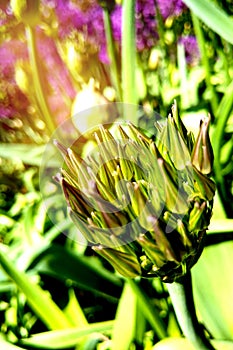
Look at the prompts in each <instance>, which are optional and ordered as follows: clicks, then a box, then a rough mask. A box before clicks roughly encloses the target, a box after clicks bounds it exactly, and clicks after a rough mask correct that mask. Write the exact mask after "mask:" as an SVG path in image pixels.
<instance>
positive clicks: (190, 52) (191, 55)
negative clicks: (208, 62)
mask: <svg viewBox="0 0 233 350" xmlns="http://www.w3.org/2000/svg"><path fill="white" fill-rule="evenodd" d="M179 42H180V43H182V44H183V45H184V50H185V57H186V61H187V63H188V64H190V65H194V64H196V63H197V62H198V61H199V60H200V51H199V47H198V43H197V39H196V37H195V36H193V35H187V36H183V37H181V38H180V40H179Z"/></svg>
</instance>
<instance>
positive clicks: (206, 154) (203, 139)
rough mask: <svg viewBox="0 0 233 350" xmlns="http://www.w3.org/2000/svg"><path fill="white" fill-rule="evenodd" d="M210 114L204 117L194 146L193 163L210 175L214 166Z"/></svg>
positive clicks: (202, 171)
mask: <svg viewBox="0 0 233 350" xmlns="http://www.w3.org/2000/svg"><path fill="white" fill-rule="evenodd" d="M210 120H211V118H210V115H209V116H208V117H207V118H205V119H203V120H202V121H201V124H200V130H199V134H198V137H197V140H196V142H195V144H194V147H193V152H192V164H193V165H194V166H195V167H196V168H197V169H198V170H199V171H200V172H201V173H202V174H205V175H208V174H210V173H211V171H212V168H213V160H214V157H213V149H212V146H211V143H210V137H209V132H208V131H209V125H210Z"/></svg>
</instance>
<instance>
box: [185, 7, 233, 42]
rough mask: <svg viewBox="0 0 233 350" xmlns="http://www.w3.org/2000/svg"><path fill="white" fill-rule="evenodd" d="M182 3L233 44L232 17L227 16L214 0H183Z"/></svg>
mask: <svg viewBox="0 0 233 350" xmlns="http://www.w3.org/2000/svg"><path fill="white" fill-rule="evenodd" d="M183 1H184V3H185V4H186V5H187V6H188V7H189V8H190V9H191V10H192V11H193V13H194V14H195V15H196V16H197V17H198V18H200V19H201V20H202V21H203V22H204V23H205V24H206V25H207V26H209V27H210V28H211V29H212V30H213V31H214V32H216V33H218V34H219V35H220V36H221V37H222V38H224V39H225V40H227V41H228V42H229V43H231V44H233V35H232V33H233V19H232V18H231V17H230V16H228V15H227V14H226V13H225V12H224V11H223V10H222V9H221V8H220V7H219V6H218V5H217V4H215V3H214V1H211V0H183Z"/></svg>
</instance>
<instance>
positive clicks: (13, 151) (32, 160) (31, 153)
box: [0, 143, 45, 166]
mask: <svg viewBox="0 0 233 350" xmlns="http://www.w3.org/2000/svg"><path fill="white" fill-rule="evenodd" d="M44 149H45V146H44V145H40V146H35V145H25V144H10V143H7V144H6V143H1V144H0V156H1V157H3V158H10V159H17V158H18V159H20V160H21V161H22V162H23V163H25V164H30V165H37V166H39V165H40V163H41V159H42V155H43V152H44Z"/></svg>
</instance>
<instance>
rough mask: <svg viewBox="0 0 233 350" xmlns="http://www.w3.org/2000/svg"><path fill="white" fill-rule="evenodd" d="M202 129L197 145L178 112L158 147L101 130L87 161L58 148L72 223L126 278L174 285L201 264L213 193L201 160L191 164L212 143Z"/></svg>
mask: <svg viewBox="0 0 233 350" xmlns="http://www.w3.org/2000/svg"><path fill="white" fill-rule="evenodd" d="M202 128H203V124H202V125H201V129H200V135H201V136H199V137H198V139H197V141H196V142H195V143H194V142H193V136H192V135H191V134H189V133H187V131H186V129H185V128H184V125H183V124H182V122H181V120H180V118H179V115H178V112H177V108H176V105H174V106H173V112H172V115H169V117H168V119H167V123H165V125H160V124H158V125H157V131H156V139H155V140H154V139H153V138H149V137H148V136H146V135H145V134H144V133H143V132H142V131H141V130H140V129H138V128H136V127H135V126H134V125H132V124H126V125H125V124H115V125H114V126H113V128H112V129H107V128H105V127H104V126H99V127H97V128H96V129H95V131H94V138H95V141H96V147H94V148H93V150H92V152H91V153H90V154H89V155H88V156H86V157H85V159H82V158H81V157H80V155H78V154H77V152H76V150H77V149H78V148H79V147H78V141H77V142H75V146H71V147H70V148H68V149H65V148H64V146H62V145H61V144H59V143H58V142H56V144H57V146H58V147H59V149H60V151H61V152H62V154H63V156H64V161H65V163H64V166H63V168H62V170H61V174H60V176H59V177H58V179H59V181H60V183H61V186H62V189H63V192H64V195H65V198H66V201H67V204H68V207H69V213H70V216H71V218H72V220H73V221H74V222H75V224H76V225H77V227H78V228H79V230H80V231H81V232H82V234H83V235H84V236H85V238H86V239H87V241H88V242H89V243H90V244H92V245H93V249H94V250H95V251H96V252H97V253H98V254H100V255H101V256H103V257H104V258H106V259H107V260H108V261H109V262H110V263H111V264H112V265H113V266H114V267H115V269H116V270H117V271H118V272H120V273H121V274H122V275H124V276H127V277H135V276H138V275H141V276H144V277H152V276H159V277H161V278H162V280H163V281H165V282H172V281H174V280H175V279H177V278H179V277H181V276H182V275H184V274H185V273H186V271H187V270H188V269H190V267H191V266H193V265H194V263H195V262H196V261H197V259H198V257H199V255H200V253H201V251H202V248H203V237H204V235H205V231H206V229H207V227H208V225H209V221H210V217H211V209H212V200H213V196H214V191H215V186H214V183H213V182H212V181H211V180H210V179H209V178H208V176H207V175H206V174H205V173H202V168H201V167H199V169H197V167H196V165H197V163H196V161H197V162H198V160H196V158H195V165H194V164H192V159H194V158H192V157H191V153H192V150H193V149H194V153H195V154H196V152H197V147H198V146H197V145H198V144H200V141H198V140H199V139H200V137H201V138H202V140H203V137H204V138H205V142H207V143H208V142H209V139H208V138H207V137H206V136H204V135H206V132H203V130H202ZM204 128H205V130H206V125H204ZM208 146H209V147H211V146H210V145H208ZM206 154H207V153H206ZM208 155H210V153H208ZM208 155H207V157H206V161H207V162H208V161H209V163H210V164H211V162H212V160H211V159H208Z"/></svg>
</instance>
